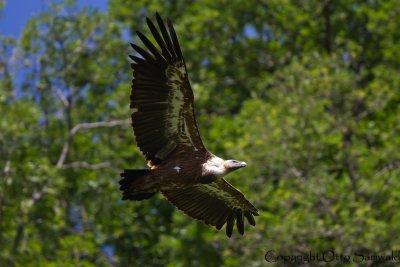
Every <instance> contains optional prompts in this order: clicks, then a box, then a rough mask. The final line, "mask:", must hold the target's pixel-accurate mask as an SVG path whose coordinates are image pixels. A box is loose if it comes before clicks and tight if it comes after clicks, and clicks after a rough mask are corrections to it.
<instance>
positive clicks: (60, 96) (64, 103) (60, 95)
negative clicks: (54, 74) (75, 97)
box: [56, 89, 69, 108]
mask: <svg viewBox="0 0 400 267" xmlns="http://www.w3.org/2000/svg"><path fill="white" fill-rule="evenodd" d="M56 94H57V96H58V98H59V99H60V100H61V102H62V103H63V105H64V107H66V108H67V107H69V101H68V99H67V98H66V97H65V95H64V94H63V92H61V90H60V89H56Z"/></svg>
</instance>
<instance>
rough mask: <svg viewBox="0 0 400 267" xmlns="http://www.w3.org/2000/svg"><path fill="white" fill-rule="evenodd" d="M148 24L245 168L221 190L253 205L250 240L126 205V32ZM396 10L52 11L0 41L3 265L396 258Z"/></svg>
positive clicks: (118, 4)
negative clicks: (171, 39) (175, 39)
mask: <svg viewBox="0 0 400 267" xmlns="http://www.w3.org/2000/svg"><path fill="white" fill-rule="evenodd" d="M2 3H3V2H2V1H0V9H1V6H2ZM156 11H158V12H160V13H161V14H162V15H163V16H164V17H171V18H172V19H173V21H174V23H175V26H176V30H177V33H178V36H179V38H180V43H181V45H182V49H183V53H184V56H185V59H186V62H187V66H188V70H189V76H190V79H191V82H192V87H193V88H194V90H195V92H194V93H195V98H196V103H195V104H196V112H197V118H198V123H199V126H200V132H201V134H202V136H203V141H204V142H205V144H206V146H207V147H208V148H209V149H210V150H211V151H212V152H213V153H215V154H218V155H221V156H223V157H226V158H236V159H239V160H244V161H246V162H248V167H247V168H245V169H243V170H241V171H238V172H234V173H232V174H230V175H229V176H228V178H227V179H228V180H229V181H231V182H232V183H233V184H234V185H235V186H237V187H239V188H240V189H241V190H242V191H243V192H244V193H245V195H246V196H247V197H248V198H249V199H250V200H251V201H252V202H254V203H255V205H256V206H257V207H258V208H259V209H260V216H259V217H257V218H256V222H257V226H256V228H250V227H248V228H247V229H246V234H245V236H244V237H241V236H237V235H234V236H233V237H232V238H231V239H227V238H226V236H225V234H224V233H223V231H221V232H218V231H216V230H215V229H212V228H209V227H207V226H205V225H203V224H202V223H200V222H197V221H194V220H193V219H191V218H188V217H187V216H186V215H184V214H182V213H180V212H178V211H177V210H176V209H175V208H174V207H173V206H171V205H170V204H169V203H168V202H167V201H165V200H164V199H163V198H162V196H157V197H155V198H153V199H151V200H149V201H144V202H122V201H121V200H120V193H119V191H118V183H117V182H118V179H119V172H120V170H122V169H123V168H127V167H132V168H133V167H143V166H145V161H144V159H143V157H142V156H141V154H140V151H139V150H138V148H137V147H136V146H135V143H134V138H133V134H132V130H131V129H130V127H129V117H130V111H129V107H128V102H129V94H130V80H131V70H130V69H129V61H128V58H127V54H128V53H129V52H130V50H129V45H128V40H127V37H128V39H129V41H132V40H135V41H138V40H137V38H136V37H135V34H134V31H135V30H137V29H139V30H143V31H145V32H146V33H148V30H147V29H145V25H144V22H145V16H153V14H154V12H156ZM399 13H400V5H399V1H396V0H390V1H347V0H340V1H275V0H273V1H242V0H237V1H233V2H232V1H209V0H199V1H177V0H169V1H160V0H140V1H127V0H110V1H109V9H108V11H107V12H105V13H101V12H99V11H97V10H94V9H90V8H84V9H82V8H77V7H76V5H75V2H74V1H64V2H61V3H56V4H52V5H51V7H49V9H48V10H44V11H43V12H42V13H41V14H39V15H38V16H35V17H33V18H32V19H31V20H30V21H29V23H28V24H27V25H26V27H25V30H24V33H23V34H22V36H21V38H20V39H19V40H18V42H16V41H15V40H13V39H10V38H6V37H0V114H2V116H1V117H0V248H1V249H0V265H1V266H3V265H4V266H13V265H14V266H31V265H34V266H36V265H38V266H47V265H49V266H114V265H118V266H240V265H242V266H263V265H265V264H266V262H265V260H264V254H265V252H266V251H267V250H275V251H276V252H279V253H283V254H285V253H286V254H293V253H308V252H309V251H310V250H311V251H313V252H319V251H323V250H327V249H332V248H334V249H335V251H336V252H337V253H348V254H349V253H350V254H351V253H353V252H355V251H360V250H363V251H369V252H374V253H389V254H390V252H391V250H398V249H399V248H400V247H399V243H400V240H399V237H398V233H399V231H400V228H399V226H398V225H399V224H398V222H399V219H400V216H399V213H398V212H397V209H398V207H399V204H400V198H399V192H400V181H399V180H398V178H399V177H400V168H399V167H400V149H399V148H400V126H399V125H400V121H399V118H400V108H399V107H400V105H399V104H400V76H399V75H398V71H399V66H400V62H399V59H400V55H399V51H400V49H399V43H400V42H399V41H400V35H399V31H398V29H399V28H400V25H399V23H400V21H399V20H398V16H399ZM19 71H21V72H22V73H23V74H24V78H23V81H22V84H21V85H19V84H20V83H18V82H17V81H18V79H20V78H18V79H17V76H16V75H17V74H18V73H19ZM19 74H20V73H19ZM19 76H21V75H19ZM96 122H98V123H97V124H96ZM277 264H278V265H284V264H283V263H282V262H280V263H277ZM317 264H318V262H317V263H315V264H314V265H317Z"/></svg>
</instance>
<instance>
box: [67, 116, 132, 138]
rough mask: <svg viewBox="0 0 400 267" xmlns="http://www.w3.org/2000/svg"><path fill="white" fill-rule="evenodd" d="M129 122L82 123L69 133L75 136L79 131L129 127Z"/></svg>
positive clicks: (127, 120)
mask: <svg viewBox="0 0 400 267" xmlns="http://www.w3.org/2000/svg"><path fill="white" fill-rule="evenodd" d="M129 123H130V120H129V119H126V120H114V121H99V122H84V123H78V124H77V125H75V126H74V128H72V130H71V131H70V135H72V136H73V135H75V134H76V133H77V132H78V131H80V130H89V129H94V128H110V127H115V126H125V125H129Z"/></svg>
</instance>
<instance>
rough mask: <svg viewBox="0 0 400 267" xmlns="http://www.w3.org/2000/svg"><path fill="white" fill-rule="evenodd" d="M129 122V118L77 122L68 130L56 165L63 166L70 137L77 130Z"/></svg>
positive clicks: (114, 125)
mask: <svg viewBox="0 0 400 267" xmlns="http://www.w3.org/2000/svg"><path fill="white" fill-rule="evenodd" d="M129 123H130V119H126V120H113V121H99V122H84V123H78V124H77V125H75V126H74V127H73V128H72V129H71V130H70V131H69V133H68V138H67V140H66V142H65V143H64V146H63V149H62V151H61V154H60V157H59V158H58V161H57V164H56V167H57V168H59V169H62V168H63V166H64V162H65V160H66V158H67V155H68V152H69V147H70V144H71V143H72V139H73V137H74V135H76V134H77V133H78V132H79V131H81V130H89V129H95V128H111V127H116V126H126V125H129ZM89 165H90V164H89ZM70 168H71V167H70ZM72 168H73V167H72ZM83 168H85V167H83Z"/></svg>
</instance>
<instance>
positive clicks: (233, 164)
mask: <svg viewBox="0 0 400 267" xmlns="http://www.w3.org/2000/svg"><path fill="white" fill-rule="evenodd" d="M224 167H225V169H226V170H227V172H232V171H234V170H237V169H240V168H244V167H246V162H244V161H238V160H234V159H228V160H225V162H224Z"/></svg>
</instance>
